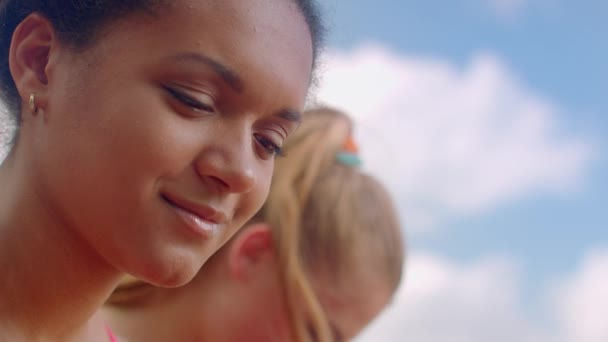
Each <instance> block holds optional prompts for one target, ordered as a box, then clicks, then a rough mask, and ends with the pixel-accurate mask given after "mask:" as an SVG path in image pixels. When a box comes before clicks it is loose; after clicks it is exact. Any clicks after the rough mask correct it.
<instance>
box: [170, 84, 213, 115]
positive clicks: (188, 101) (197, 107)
mask: <svg viewBox="0 0 608 342" xmlns="http://www.w3.org/2000/svg"><path fill="white" fill-rule="evenodd" d="M163 88H164V89H165V90H166V91H167V92H168V93H169V95H171V96H172V97H173V98H175V99H176V100H178V101H179V102H181V103H182V104H183V105H185V106H187V107H190V108H191V109H193V110H194V111H197V112H208V113H215V109H214V108H213V106H211V105H209V104H206V103H203V102H201V101H198V100H197V99H195V98H194V97H192V96H190V95H187V94H186V93H185V92H183V91H181V90H178V89H176V88H174V87H171V86H167V85H164V86H163Z"/></svg>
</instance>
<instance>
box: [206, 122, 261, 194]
mask: <svg viewBox="0 0 608 342" xmlns="http://www.w3.org/2000/svg"><path fill="white" fill-rule="evenodd" d="M244 131H247V130H244ZM214 141H215V142H216V143H215V144H214V145H213V146H206V147H205V148H203V149H202V151H201V152H200V153H199V155H198V156H197V158H196V161H195V169H196V173H197V174H198V176H199V177H200V178H201V179H203V180H205V181H211V182H214V183H216V184H217V185H218V186H219V187H220V188H221V189H222V190H223V191H227V192H230V193H245V192H249V191H250V190H251V189H252V188H253V187H254V186H255V184H256V159H255V153H254V150H253V145H252V134H251V133H250V132H234V130H232V132H226V131H224V132H223V134H221V136H218V137H217V138H216V139H214Z"/></svg>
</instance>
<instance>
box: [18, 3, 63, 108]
mask: <svg viewBox="0 0 608 342" xmlns="http://www.w3.org/2000/svg"><path fill="white" fill-rule="evenodd" d="M57 43H58V41H57V38H56V35H55V30H54V28H53V25H52V24H51V23H50V22H49V21H48V19H46V18H45V17H43V16H41V15H39V14H37V13H35V14H30V15H29V16H28V17H26V18H25V19H24V20H23V21H22V22H21V23H20V24H19V25H18V26H17V28H16V29H15V32H14V33H13V38H12V40H11V47H10V51H9V68H10V72H11V75H12V76H13V80H14V81H15V85H16V86H17V90H18V91H19V94H20V95H21V98H22V99H25V100H27V99H29V96H30V94H31V93H36V105H37V106H38V107H44V105H45V103H46V98H47V94H46V93H47V85H48V72H49V70H48V68H49V60H50V57H51V51H52V50H53V48H54V47H55V46H56V45H57ZM26 105H27V104H24V108H27V107H25V106H26Z"/></svg>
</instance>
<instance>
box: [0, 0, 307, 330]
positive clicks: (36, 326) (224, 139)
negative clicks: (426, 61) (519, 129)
mask: <svg viewBox="0 0 608 342" xmlns="http://www.w3.org/2000/svg"><path fill="white" fill-rule="evenodd" d="M317 19H318V18H317V16H316V12H315V8H314V6H313V4H312V2H311V1H306V0H250V1H238V0H205V1H202V0H201V1H194V0H171V1H163V0H105V1H85V0H80V1H77V0H72V1H46V0H20V1H17V0H3V1H0V25H1V26H0V31H1V32H0V85H1V87H2V88H1V89H2V91H1V93H2V96H3V99H4V101H5V102H6V104H7V107H8V109H9V111H10V113H11V114H12V115H13V121H14V122H15V123H16V124H17V125H18V128H17V131H16V133H15V136H14V138H13V141H14V144H13V145H12V147H11V150H10V152H9V154H8V156H7V158H6V159H5V160H4V162H3V163H2V165H1V167H0V189H2V191H1V193H0V251H1V252H0V260H1V261H0V269H2V276H1V277H2V280H1V281H0V340H1V341H42V340H44V341H107V340H108V339H109V336H108V334H107V333H106V332H105V327H104V324H103V322H101V321H100V319H99V317H98V315H95V312H96V311H97V310H98V309H99V307H100V306H101V305H102V303H103V302H104V301H105V300H106V299H107V297H108V296H109V295H110V293H111V292H112V290H113V289H114V288H115V287H116V285H117V284H118V282H119V280H120V279H121V278H122V277H123V276H124V274H125V273H128V274H131V275H133V276H135V277H137V278H139V279H142V280H144V281H146V282H150V283H153V284H155V285H158V286H179V285H183V284H184V283H186V282H188V281H189V280H190V279H191V278H192V277H193V276H194V275H195V274H196V272H197V271H198V270H199V268H200V267H201V265H202V264H203V262H204V261H205V260H206V259H207V258H208V257H209V256H210V255H211V254H212V253H214V252H215V251H216V250H217V249H218V248H219V247H220V246H221V245H222V244H223V243H224V242H225V241H227V240H228V239H229V238H230V237H231V236H232V235H233V234H234V233H235V231H236V229H237V228H239V227H240V226H242V225H243V224H244V223H245V222H247V221H248V220H249V219H250V218H251V216H252V215H253V214H254V213H255V212H256V211H257V210H258V209H259V208H260V206H261V205H262V203H263V201H264V199H265V198H266V196H267V193H268V188H269V185H270V179H271V174H272V170H273V166H274V157H275V155H278V154H280V152H281V148H282V145H283V142H284V140H285V139H286V138H287V136H288V135H289V134H290V133H291V132H292V131H293V130H294V129H295V128H296V127H297V126H298V120H299V114H298V110H299V109H301V108H302V107H303V104H304V101H305V97H306V94H307V91H308V86H309V83H310V79H311V72H312V68H313V64H314V58H315V55H316V45H317V42H318V40H319V34H318V33H319V26H318V25H319V24H318V20H317ZM41 266H42V267H41Z"/></svg>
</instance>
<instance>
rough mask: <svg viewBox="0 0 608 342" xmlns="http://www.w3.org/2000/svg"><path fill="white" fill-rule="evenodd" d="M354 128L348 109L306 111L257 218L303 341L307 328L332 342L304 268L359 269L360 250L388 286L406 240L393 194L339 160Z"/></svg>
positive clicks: (338, 272)
mask: <svg viewBox="0 0 608 342" xmlns="http://www.w3.org/2000/svg"><path fill="white" fill-rule="evenodd" d="M351 134H352V121H351V120H350V119H349V117H348V116H346V115H345V114H343V113H341V112H339V111H336V110H332V109H329V108H319V109H315V110H311V111H308V112H307V113H306V114H305V115H304V122H303V124H302V126H301V127H300V128H299V129H298V130H297V131H296V132H295V133H294V135H293V136H292V137H290V140H289V142H288V143H287V145H286V146H285V147H286V151H287V153H288V154H289V156H288V157H287V158H283V159H279V160H277V164H276V169H275V174H274V176H273V182H272V186H271V190H270V195H269V197H268V200H267V201H266V203H265V204H264V206H263V208H262V209H261V211H260V212H259V213H258V214H257V215H256V218H255V219H257V220H260V221H264V222H267V223H268V224H269V225H270V226H271V227H273V230H274V231H273V237H274V239H275V245H276V250H277V253H278V258H279V262H280V266H281V267H280V271H281V276H282V280H283V282H284V289H285V292H286V296H285V297H286V298H287V302H288V307H289V311H290V316H291V317H290V318H291V322H292V328H293V330H294V332H295V333H296V336H297V338H298V341H302V342H303V341H308V340H309V339H310V337H309V333H310V331H309V329H311V328H312V330H313V331H314V332H315V333H316V338H317V340H318V341H322V342H325V341H333V338H332V334H331V331H330V329H329V326H328V324H327V320H326V318H325V315H324V313H323V310H322V308H321V306H320V304H319V302H318V300H317V298H316V296H315V294H314V292H313V290H312V287H311V284H310V283H309V281H308V278H307V272H312V271H318V270H319V268H320V267H322V268H323V269H324V271H329V272H328V274H332V275H334V276H335V278H336V280H338V279H340V277H341V276H342V275H348V274H350V273H351V272H354V271H356V268H360V267H361V265H360V264H359V263H357V260H358V259H357V256H358V255H361V254H362V253H365V255H366V256H369V258H368V259H366V260H369V262H371V263H374V264H373V265H365V266H364V267H369V268H371V269H373V270H378V271H380V272H382V273H383V274H381V275H380V277H384V280H385V281H384V283H387V284H389V286H390V287H391V288H390V289H391V290H392V291H394V290H395V289H396V288H397V286H398V284H399V282H400V279H401V273H402V266H403V259H404V252H403V242H402V236H401V233H400V231H401V230H400V225H399V220H398V217H397V214H396V211H395V210H394V208H393V205H392V201H391V199H390V196H389V195H388V193H387V191H386V190H385V189H384V187H383V186H382V185H381V184H380V183H378V182H377V181H376V180H375V179H374V178H372V177H370V176H369V175H366V174H365V173H363V172H362V171H361V170H360V169H358V168H356V167H353V166H349V165H345V164H342V163H340V162H339V161H337V160H336V155H337V154H338V153H339V152H340V151H341V150H342V147H343V146H344V144H345V142H346V141H347V139H349V137H350V136H351ZM302 298H303V299H304V305H305V308H304V309H305V310H302V308H301V305H302V301H301V299H302ZM309 319H312V321H308V320H309ZM308 325H311V326H308Z"/></svg>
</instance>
